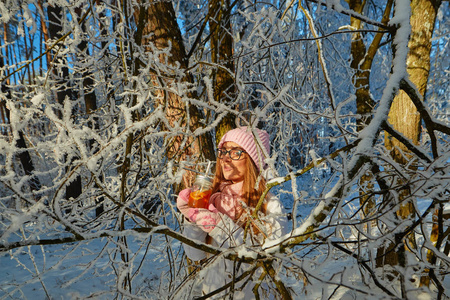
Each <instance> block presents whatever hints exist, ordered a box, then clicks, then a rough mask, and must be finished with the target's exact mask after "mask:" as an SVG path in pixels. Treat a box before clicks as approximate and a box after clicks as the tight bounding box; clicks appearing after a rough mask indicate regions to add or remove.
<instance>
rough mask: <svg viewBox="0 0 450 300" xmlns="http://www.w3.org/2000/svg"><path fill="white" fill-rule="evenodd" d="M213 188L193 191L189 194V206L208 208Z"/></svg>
mask: <svg viewBox="0 0 450 300" xmlns="http://www.w3.org/2000/svg"><path fill="white" fill-rule="evenodd" d="M211 192H212V191H211V190H206V191H193V192H191V194H190V195H189V207H196V208H208V204H209V197H210V196H211Z"/></svg>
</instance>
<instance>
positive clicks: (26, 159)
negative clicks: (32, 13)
mask: <svg viewBox="0 0 450 300" xmlns="http://www.w3.org/2000/svg"><path fill="white" fill-rule="evenodd" d="M4 29H5V30H6V27H4ZM3 34H4V37H5V38H6V36H7V32H6V31H5V32H4V33H3ZM0 44H1V43H0ZM6 57H7V56H6ZM4 66H5V61H4V59H3V57H0V68H1V69H3V68H4ZM8 85H9V80H5V81H2V82H1V91H2V94H3V95H6V97H7V98H8V99H10V98H11V93H10V90H9V87H8ZM0 106H1V115H2V119H3V124H4V125H6V124H8V123H10V113H9V109H8V107H7V106H6V101H5V100H4V99H2V100H1V104H0ZM10 124H11V123H10ZM11 126H12V125H11ZM4 128H5V129H4V130H5V132H4V133H5V135H6V134H7V132H6V126H5V127H4ZM12 131H13V128H11V135H12V137H13V139H15V140H16V147H18V148H19V149H22V150H20V151H19V153H18V154H17V156H18V157H19V160H20V163H21V165H22V168H23V170H24V172H25V175H27V176H30V180H29V182H30V189H31V191H38V190H39V189H40V188H41V182H40V180H39V178H38V177H37V176H36V175H34V174H33V173H34V164H33V161H32V160H31V155H30V152H29V151H28V150H27V145H26V142H25V136H24V134H23V131H22V130H19V131H18V136H14V135H13V134H12ZM38 199H39V196H36V197H35V200H38ZM25 205H27V203H25Z"/></svg>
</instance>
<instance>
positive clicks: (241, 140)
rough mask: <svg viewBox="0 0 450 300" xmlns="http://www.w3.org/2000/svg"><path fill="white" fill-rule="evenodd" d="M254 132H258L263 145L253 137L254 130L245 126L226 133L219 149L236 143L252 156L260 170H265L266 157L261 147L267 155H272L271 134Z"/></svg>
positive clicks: (259, 131)
mask: <svg viewBox="0 0 450 300" xmlns="http://www.w3.org/2000/svg"><path fill="white" fill-rule="evenodd" d="M253 131H256V132H258V136H259V139H260V140H261V143H262V144H260V143H259V142H258V140H257V139H256V137H255V136H254V135H253V133H252V130H251V129H250V128H248V127H246V126H244V127H240V128H236V129H232V130H230V131H228V132H227V133H225V134H224V135H223V137H222V139H221V140H220V143H219V146H218V148H222V146H223V144H224V143H225V142H235V143H236V144H238V145H239V146H241V147H242V149H244V150H245V152H247V154H248V155H250V157H251V159H252V160H253V162H254V163H255V165H256V167H257V168H258V170H261V169H265V167H266V163H265V155H264V153H263V151H262V149H261V147H264V148H265V150H266V151H267V154H268V155H270V141H269V134H268V133H267V132H266V131H264V130H261V129H253ZM261 167H262V168H261Z"/></svg>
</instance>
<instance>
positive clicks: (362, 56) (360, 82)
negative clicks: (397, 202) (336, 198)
mask: <svg viewBox="0 0 450 300" xmlns="http://www.w3.org/2000/svg"><path fill="white" fill-rule="evenodd" d="M347 3H348V5H349V7H350V9H352V10H354V11H355V12H357V13H359V14H362V13H363V10H364V7H365V5H366V1H363V0H347ZM391 9H392V0H390V1H388V2H387V4H386V7H385V11H384V14H383V19H382V23H383V24H387V22H388V21H389V15H390V12H391ZM350 25H351V27H352V29H354V30H359V29H363V28H362V22H361V20H360V19H358V18H354V17H351V18H350ZM383 35H384V33H378V34H376V35H375V37H374V39H373V41H372V43H371V45H370V46H369V48H368V49H367V48H366V45H365V44H364V40H363V36H362V35H361V33H360V32H354V33H353V35H352V43H351V54H352V61H351V63H350V66H351V68H352V69H353V70H354V72H355V73H354V75H353V84H354V86H355V96H356V113H357V114H358V115H359V116H360V118H359V119H357V120H356V126H357V130H358V132H359V131H361V130H363V129H364V128H365V127H366V126H367V125H368V124H369V123H370V121H371V120H372V109H373V107H374V100H373V99H372V98H371V96H370V71H371V68H372V62H373V60H374V58H375V55H376V53H377V50H378V47H379V45H380V42H381V38H382V37H383ZM371 178H372V174H370V173H366V174H364V175H362V176H361V179H360V182H359V187H360V192H359V193H360V200H359V201H360V205H361V206H362V207H363V209H362V212H363V215H364V217H367V216H369V215H370V214H371V213H372V212H373V210H374V209H375V199H374V198H373V197H370V196H368V193H370V191H373V189H374V185H373V181H372V180H371Z"/></svg>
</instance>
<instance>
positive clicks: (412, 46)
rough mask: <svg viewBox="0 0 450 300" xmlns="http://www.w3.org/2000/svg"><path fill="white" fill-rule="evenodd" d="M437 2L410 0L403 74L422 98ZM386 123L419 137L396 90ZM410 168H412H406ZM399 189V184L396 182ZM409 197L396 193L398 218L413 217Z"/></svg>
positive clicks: (398, 154)
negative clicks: (409, 24)
mask: <svg viewBox="0 0 450 300" xmlns="http://www.w3.org/2000/svg"><path fill="white" fill-rule="evenodd" d="M439 4H440V3H438V1H433V0H412V1H411V18H410V22H411V36H410V40H409V43H408V48H409V52H408V57H407V62H406V64H407V72H408V74H409V77H410V80H411V81H412V83H413V84H414V85H415V86H416V87H417V89H418V91H419V93H420V94H421V95H422V96H424V95H425V92H426V85H427V81H428V74H429V70H430V50H431V38H432V34H433V30H434V24H435V20H436V13H437V10H438V7H439ZM388 121H389V123H390V124H391V125H392V126H393V128H394V129H395V130H396V131H398V132H400V133H401V134H402V135H404V136H405V137H406V138H407V139H409V140H410V141H411V142H412V143H414V144H418V142H419V136H420V114H419V112H418V111H417V109H416V107H415V106H414V105H413V103H412V101H411V100H410V98H409V97H408V95H407V94H406V93H405V92H404V91H400V92H399V94H398V95H397V96H396V97H395V98H394V101H393V103H392V107H391V110H390V112H389V116H388ZM385 145H386V148H387V149H388V150H390V153H391V156H392V158H393V159H394V160H395V161H396V162H398V163H400V164H403V165H406V164H407V163H410V159H411V157H412V155H410V154H409V151H408V149H407V148H406V147H405V146H404V145H403V144H402V143H401V142H399V141H398V140H396V139H395V138H394V137H392V136H390V135H389V134H386V135H385ZM409 167H410V168H414V166H413V165H411V166H409ZM398 183H399V184H400V186H401V185H402V182H401V179H399V182H398ZM409 196H410V192H409V191H408V190H405V189H403V190H401V191H399V194H398V198H399V199H398V201H400V202H401V203H402V205H401V207H400V209H399V210H398V211H397V215H398V217H399V218H402V219H406V218H412V217H414V208H413V205H412V203H411V202H409V201H404V199H407V198H408V197H409ZM405 242H410V243H411V244H412V246H415V240H414V237H413V236H412V235H410V236H409V237H408V241H405ZM383 252H384V251H383V249H379V253H378V254H379V255H378V256H382V255H384V254H385V253H383ZM387 255H392V256H396V257H397V259H401V258H400V257H398V255H397V252H396V251H393V252H390V253H389V254H387Z"/></svg>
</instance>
